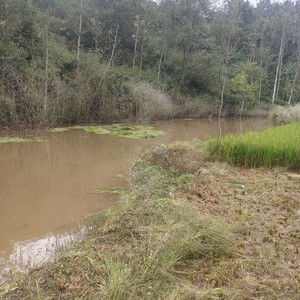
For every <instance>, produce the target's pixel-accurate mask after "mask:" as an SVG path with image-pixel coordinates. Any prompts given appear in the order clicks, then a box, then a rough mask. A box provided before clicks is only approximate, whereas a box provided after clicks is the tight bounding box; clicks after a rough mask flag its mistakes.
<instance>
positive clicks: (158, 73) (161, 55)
mask: <svg viewBox="0 0 300 300" xmlns="http://www.w3.org/2000/svg"><path fill="white" fill-rule="evenodd" d="M164 53H165V50H164V48H163V50H162V51H161V54H160V59H159V64H158V72H157V81H158V82H159V80H160V72H161V65H162V60H163V57H164Z"/></svg>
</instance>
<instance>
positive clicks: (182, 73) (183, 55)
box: [178, 43, 186, 91]
mask: <svg viewBox="0 0 300 300" xmlns="http://www.w3.org/2000/svg"><path fill="white" fill-rule="evenodd" d="M185 62H186V45H185V43H184V45H183V49H182V63H181V78H180V82H179V85H178V91H179V90H180V88H181V86H182V84H183V82H184V77H185Z"/></svg>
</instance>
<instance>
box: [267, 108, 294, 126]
mask: <svg viewBox="0 0 300 300" xmlns="http://www.w3.org/2000/svg"><path fill="white" fill-rule="evenodd" d="M271 118H272V122H273V124H274V125H283V124H289V123H292V122H294V121H300V104H296V105H294V106H286V107H284V106H277V107H276V108H275V109H274V110H273V112H272V115H271Z"/></svg>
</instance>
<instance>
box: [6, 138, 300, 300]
mask: <svg viewBox="0 0 300 300" xmlns="http://www.w3.org/2000/svg"><path fill="white" fill-rule="evenodd" d="M201 149H202V143H200V142H197V141H194V142H191V143H176V144H173V145H170V146H157V147H155V148H154V149H152V150H151V151H149V152H147V153H145V154H144V155H143V158H142V159H140V160H139V161H138V162H137V163H136V164H135V167H134V168H133V170H132V172H131V174H130V184H129V188H128V190H127V191H124V192H123V194H122V195H121V203H120V204H118V205H116V206H115V207H113V208H111V209H108V210H105V211H104V212H101V213H100V214H97V215H94V216H93V217H92V218H91V219H90V223H91V226H92V229H91V231H90V232H89V234H88V236H87V238H86V239H85V240H84V241H82V242H78V243H77V244H76V245H74V246H73V247H71V248H69V249H66V250H65V251H64V252H62V253H61V254H60V255H59V256H58V257H57V260H56V261H55V262H54V263H49V264H47V265H45V266H43V267H42V268H39V269H35V270H32V271H30V273H29V274H28V275H26V276H22V275H21V277H20V278H19V279H17V281H16V282H15V283H14V284H12V285H10V286H8V287H6V288H7V290H11V291H10V292H8V293H6V294H4V296H3V299H26V298H36V299H58V298H62V299H75V298H83V299H120V300H121V299H149V300H150V299H170V300H171V299H237V298H238V299H253V298H263V299H297V297H298V295H299V289H300V285H299V280H300V278H299V265H300V264H299V228H298V227H297V226H298V224H299V218H300V216H299V209H300V207H299V202H300V194H299V186H300V175H299V174H297V173H291V172H287V171H285V170H280V169H273V170H266V169H250V170H249V169H247V170H246V169H240V168H235V167H231V166H228V165H227V164H221V163H218V162H211V161H209V160H207V159H206V158H204V156H203V154H201V151H202V150H201ZM3 290H4V289H2V292H3Z"/></svg>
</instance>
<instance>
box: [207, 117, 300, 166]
mask: <svg viewBox="0 0 300 300" xmlns="http://www.w3.org/2000/svg"><path fill="white" fill-rule="evenodd" d="M299 145H300V123H293V124H289V125H285V126H279V127H274V128H270V129H267V130H264V131H262V132H249V133H246V134H244V135H240V136H236V135H228V136H226V137H223V138H218V139H212V140H210V141H209V142H208V143H207V145H206V148H207V151H208V152H209V155H210V156H212V157H213V158H215V159H218V160H221V161H226V162H229V163H232V164H234V165H238V166H245V167H259V166H265V167H273V166H282V167H288V168H291V169H298V170H299V169H300V147H299Z"/></svg>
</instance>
